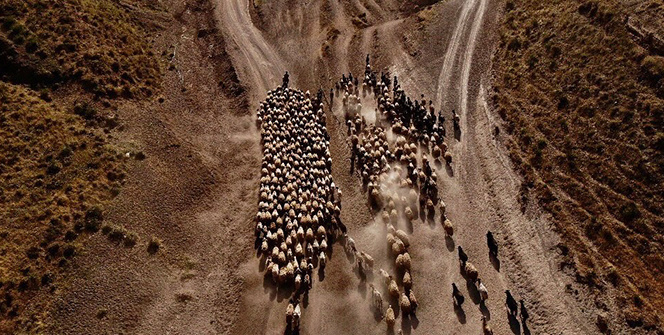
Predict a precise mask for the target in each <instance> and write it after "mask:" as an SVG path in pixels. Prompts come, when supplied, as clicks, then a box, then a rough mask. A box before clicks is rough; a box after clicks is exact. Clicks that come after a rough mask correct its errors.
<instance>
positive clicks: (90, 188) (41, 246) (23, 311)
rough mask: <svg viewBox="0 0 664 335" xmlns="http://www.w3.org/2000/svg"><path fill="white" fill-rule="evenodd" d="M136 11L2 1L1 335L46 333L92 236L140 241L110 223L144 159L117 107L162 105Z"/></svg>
mask: <svg viewBox="0 0 664 335" xmlns="http://www.w3.org/2000/svg"><path fill="white" fill-rule="evenodd" d="M136 5H140V4H139V3H138V2H123V3H122V4H121V5H120V4H118V3H117V2H115V1H78V0H67V1H57V2H53V1H39V0H31V1H23V0H21V1H14V0H10V1H3V2H2V4H0V23H1V27H0V152H2V154H1V155H0V175H1V179H0V189H2V193H1V195H0V221H2V222H3V224H2V228H1V231H0V242H1V243H0V296H1V297H2V298H0V333H23V332H28V333H40V332H43V331H44V329H43V328H42V327H43V319H44V316H45V311H47V310H48V308H49V306H50V304H51V300H52V297H51V295H52V294H53V293H54V292H56V291H57V290H60V289H62V288H65V287H66V286H67V278H68V273H69V271H70V269H71V266H72V260H73V259H74V258H75V256H76V255H78V254H81V253H85V252H86V250H85V245H86V240H87V236H89V235H91V234H95V233H96V232H97V231H100V230H102V231H103V232H104V233H105V234H109V238H110V239H113V240H115V241H116V242H117V243H120V244H123V245H125V246H126V247H133V246H134V245H135V244H136V243H137V238H138V237H137V236H136V234H134V233H132V232H128V231H126V230H124V229H123V228H121V227H116V226H109V225H107V224H103V219H104V212H105V206H106V205H107V204H108V202H109V201H110V200H111V199H112V198H114V197H115V196H116V195H117V194H118V193H119V192H120V190H121V187H122V185H123V184H124V179H125V177H126V173H125V168H126V165H127V162H128V161H129V160H133V158H142V157H144V156H143V154H142V153H140V152H139V151H137V150H136V149H135V148H132V147H121V146H119V142H118V141H117V140H115V139H114V138H113V137H112V135H110V132H111V130H113V129H115V128H117V127H119V126H120V120H118V119H117V116H116V115H115V113H114V111H113V108H114V106H115V104H116V102H115V100H117V99H132V98H134V99H143V98H147V97H149V96H151V95H152V94H154V93H155V92H156V91H157V90H158V87H159V80H160V76H161V65H160V61H159V58H158V57H156V56H155V55H154V54H153V53H152V52H151V51H150V45H149V43H148V42H147V40H146V39H145V35H144V30H145V29H144V28H146V27H144V26H141V25H138V24H137V22H138V21H139V20H138V16H139V15H142V13H145V12H144V11H142V10H136V9H137V8H138V7H135V6H136ZM148 11H151V9H150V10H148ZM141 22H143V23H146V22H147V23H149V21H146V20H141Z"/></svg>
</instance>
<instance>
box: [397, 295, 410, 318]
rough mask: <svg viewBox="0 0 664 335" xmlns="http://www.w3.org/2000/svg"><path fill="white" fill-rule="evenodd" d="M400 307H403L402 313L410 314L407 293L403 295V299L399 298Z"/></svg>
mask: <svg viewBox="0 0 664 335" xmlns="http://www.w3.org/2000/svg"><path fill="white" fill-rule="evenodd" d="M399 306H400V307H401V312H402V313H403V314H404V315H408V314H410V308H411V305H410V299H408V297H407V296H406V294H405V293H401V297H400V298H399Z"/></svg>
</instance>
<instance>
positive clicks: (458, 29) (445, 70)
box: [435, 0, 486, 108]
mask: <svg viewBox="0 0 664 335" xmlns="http://www.w3.org/2000/svg"><path fill="white" fill-rule="evenodd" d="M477 1H478V0H469V1H463V4H462V5H461V9H460V10H461V14H460V15H459V19H458V20H457V24H456V26H455V27H454V32H453V33H452V36H451V37H450V41H449V43H448V46H447V49H446V50H445V57H443V66H442V68H441V71H440V75H439V76H438V86H437V91H436V105H435V106H437V107H438V108H442V107H443V105H442V104H443V102H444V100H445V98H446V97H447V95H448V89H449V87H450V81H451V79H452V67H453V66H454V63H455V62H456V58H457V53H458V49H459V43H460V42H461V39H462V37H463V35H464V33H465V28H466V26H467V25H468V22H469V19H470V16H469V15H470V11H471V10H472V9H473V7H475V4H476V3H477ZM483 2H486V0H484V1H483ZM478 22H479V21H478Z"/></svg>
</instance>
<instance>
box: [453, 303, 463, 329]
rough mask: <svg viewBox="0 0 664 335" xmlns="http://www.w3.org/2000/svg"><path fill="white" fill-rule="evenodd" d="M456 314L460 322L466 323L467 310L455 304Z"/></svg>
mask: <svg viewBox="0 0 664 335" xmlns="http://www.w3.org/2000/svg"><path fill="white" fill-rule="evenodd" d="M454 314H456V317H457V319H458V320H459V323H461V324H462V325H465V324H466V312H464V310H463V308H462V307H461V306H457V305H456V304H454Z"/></svg>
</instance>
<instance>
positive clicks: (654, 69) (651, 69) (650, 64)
mask: <svg viewBox="0 0 664 335" xmlns="http://www.w3.org/2000/svg"><path fill="white" fill-rule="evenodd" d="M641 69H642V70H643V72H644V74H645V75H646V77H647V78H648V79H649V80H652V81H653V82H655V83H656V82H658V81H659V80H660V79H662V78H664V57H660V56H647V57H645V58H644V59H643V61H642V62H641Z"/></svg>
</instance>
